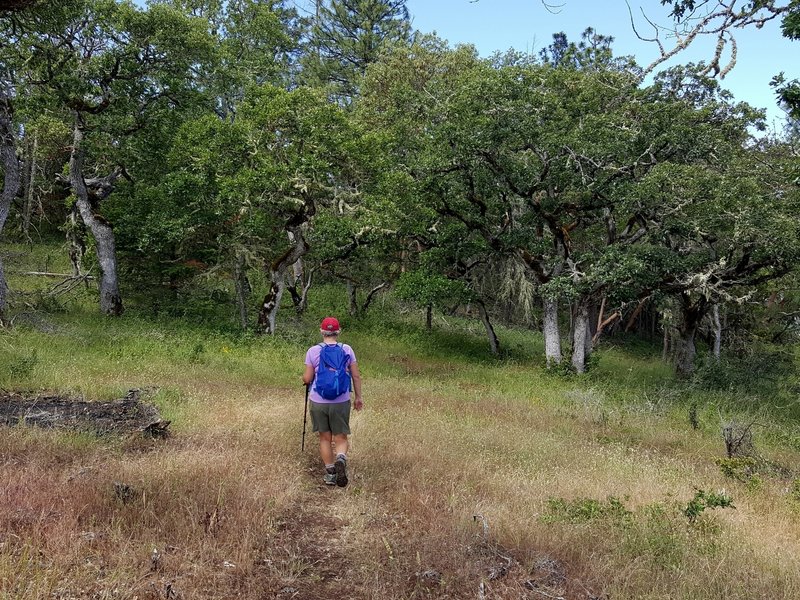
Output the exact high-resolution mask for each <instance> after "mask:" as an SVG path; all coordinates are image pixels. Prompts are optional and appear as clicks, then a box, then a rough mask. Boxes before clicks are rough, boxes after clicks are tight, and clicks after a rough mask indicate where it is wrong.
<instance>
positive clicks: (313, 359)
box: [306, 344, 356, 404]
mask: <svg viewBox="0 0 800 600" xmlns="http://www.w3.org/2000/svg"><path fill="white" fill-rule="evenodd" d="M342 350H344V353H345V354H347V356H349V357H350V363H349V364H352V363H354V362H356V354H355V352H353V349H352V348H351V347H350V346H348V345H347V344H342ZM321 352H322V346H321V345H319V344H317V345H315V346H311V348H309V349H308V352H306V364H307V365H311V366H312V367H314V373H315V375H314V381H312V382H311V386H310V389H309V391H308V397H309V398H311V400H313V401H314V402H321V403H324V404H335V403H337V402H347V401H348V400H350V392H349V391H347V392H345V393H344V394H340V395H338V396H336V398H334V399H333V400H326V399H325V398H323V397H322V396H320V395H319V394H318V393H317V390H315V389H314V383H315V382H316V377H317V376H316V373H317V371H318V370H319V355H320V353H321ZM348 371H349V369H348Z"/></svg>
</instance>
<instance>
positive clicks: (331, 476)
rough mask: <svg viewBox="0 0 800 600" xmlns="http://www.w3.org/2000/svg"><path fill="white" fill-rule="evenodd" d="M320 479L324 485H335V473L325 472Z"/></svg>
mask: <svg viewBox="0 0 800 600" xmlns="http://www.w3.org/2000/svg"><path fill="white" fill-rule="evenodd" d="M322 481H323V482H324V483H325V485H336V473H325V475H324V476H323V477H322Z"/></svg>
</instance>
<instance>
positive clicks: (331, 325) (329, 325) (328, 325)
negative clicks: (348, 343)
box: [319, 317, 341, 331]
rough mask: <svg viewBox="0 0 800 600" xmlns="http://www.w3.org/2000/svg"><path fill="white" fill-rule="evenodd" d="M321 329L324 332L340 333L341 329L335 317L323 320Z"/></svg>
mask: <svg viewBox="0 0 800 600" xmlns="http://www.w3.org/2000/svg"><path fill="white" fill-rule="evenodd" d="M319 328H320V329H321V330H322V331H339V330H340V329H341V327H339V321H337V320H336V319H335V318H334V317H325V318H324V319H322V323H321V324H320V326H319Z"/></svg>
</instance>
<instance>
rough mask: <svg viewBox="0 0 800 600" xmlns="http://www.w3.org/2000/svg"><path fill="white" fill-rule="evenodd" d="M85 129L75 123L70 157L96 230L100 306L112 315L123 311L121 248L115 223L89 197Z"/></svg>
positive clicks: (82, 207)
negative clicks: (119, 272) (119, 269)
mask: <svg viewBox="0 0 800 600" xmlns="http://www.w3.org/2000/svg"><path fill="white" fill-rule="evenodd" d="M82 143H83V130H82V128H81V126H80V125H79V124H78V123H77V119H76V123H75V129H74V132H73V146H72V153H71V155H70V160H69V180H70V185H71V186H72V191H73V193H74V194H75V198H76V200H75V203H76V205H77V207H78V212H79V213H80V215H81V219H83V222H84V223H85V224H86V226H87V227H88V228H89V231H91V232H92V237H94V241H95V247H96V250H97V261H98V263H99V264H100V310H101V311H102V312H103V313H104V314H106V315H111V316H119V315H121V314H122V311H123V310H124V309H123V306H122V296H121V294H120V292H119V280H118V279H117V251H116V242H115V240H114V230H113V229H112V227H111V224H110V223H109V222H108V221H106V220H105V219H104V218H103V217H101V216H100V215H98V214H96V213H95V212H94V210H93V209H92V204H91V202H90V200H89V191H88V190H87V188H86V182H85V180H84V178H83V149H82V148H81V144H82Z"/></svg>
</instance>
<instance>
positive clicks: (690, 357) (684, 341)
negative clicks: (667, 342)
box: [675, 295, 706, 377]
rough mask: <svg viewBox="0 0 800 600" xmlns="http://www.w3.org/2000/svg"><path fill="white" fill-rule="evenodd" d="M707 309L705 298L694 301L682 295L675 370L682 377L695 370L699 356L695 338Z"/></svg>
mask: <svg viewBox="0 0 800 600" xmlns="http://www.w3.org/2000/svg"><path fill="white" fill-rule="evenodd" d="M705 309H706V301H705V300H704V299H702V298H701V299H700V300H698V301H697V302H695V303H692V302H691V301H690V300H689V298H688V297H687V296H686V295H682V296H681V322H680V325H679V326H678V339H677V340H676V345H675V371H676V373H677V374H678V375H680V376H682V377H688V376H690V375H691V374H692V373H693V372H694V360H695V357H696V356H697V348H696V346H695V338H696V337H697V328H698V326H699V325H700V321H701V320H702V318H703V315H704V314H705Z"/></svg>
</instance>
